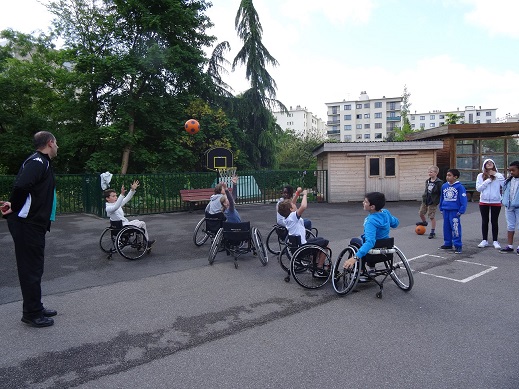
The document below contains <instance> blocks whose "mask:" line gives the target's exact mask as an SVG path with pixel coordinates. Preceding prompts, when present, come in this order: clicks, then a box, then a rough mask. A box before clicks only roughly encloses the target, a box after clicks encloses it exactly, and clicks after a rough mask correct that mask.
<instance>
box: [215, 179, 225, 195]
mask: <svg viewBox="0 0 519 389" xmlns="http://www.w3.org/2000/svg"><path fill="white" fill-rule="evenodd" d="M222 188H223V182H220V183H219V184H218V185H216V186H215V187H214V194H222Z"/></svg>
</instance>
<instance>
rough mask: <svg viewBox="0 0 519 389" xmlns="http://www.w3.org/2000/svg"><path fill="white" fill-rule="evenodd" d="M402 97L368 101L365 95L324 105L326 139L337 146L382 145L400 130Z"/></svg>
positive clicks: (364, 93)
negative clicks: (377, 142) (341, 143)
mask: <svg viewBox="0 0 519 389" xmlns="http://www.w3.org/2000/svg"><path fill="white" fill-rule="evenodd" d="M401 104H402V97H401V96H398V97H389V98H388V97H385V96H382V98H377V99H370V98H369V96H368V94H367V93H366V91H362V92H361V93H360V96H359V99H358V100H349V101H346V100H343V101H342V102H333V103H326V107H327V115H328V121H327V122H326V124H327V125H328V138H329V139H333V140H338V141H340V142H370V141H383V140H384V139H385V138H386V137H387V135H388V133H389V132H391V131H392V130H393V129H394V127H396V126H400V109H401Z"/></svg>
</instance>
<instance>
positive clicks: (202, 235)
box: [193, 217, 209, 246]
mask: <svg viewBox="0 0 519 389" xmlns="http://www.w3.org/2000/svg"><path fill="white" fill-rule="evenodd" d="M207 239H209V234H208V233H207V231H206V225H205V217H203V218H202V219H201V220H200V221H199V222H198V224H197V225H196V227H195V231H194V232H193V243H194V244H195V245H196V246H202V245H203V244H204V243H205V242H207Z"/></svg>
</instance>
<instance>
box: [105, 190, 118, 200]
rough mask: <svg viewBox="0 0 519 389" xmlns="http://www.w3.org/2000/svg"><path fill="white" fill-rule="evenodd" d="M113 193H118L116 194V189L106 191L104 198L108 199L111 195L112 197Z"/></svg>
mask: <svg viewBox="0 0 519 389" xmlns="http://www.w3.org/2000/svg"><path fill="white" fill-rule="evenodd" d="M112 193H117V192H116V191H115V190H114V189H105V190H104V191H103V198H105V199H106V198H107V197H110V195H111V194H112Z"/></svg>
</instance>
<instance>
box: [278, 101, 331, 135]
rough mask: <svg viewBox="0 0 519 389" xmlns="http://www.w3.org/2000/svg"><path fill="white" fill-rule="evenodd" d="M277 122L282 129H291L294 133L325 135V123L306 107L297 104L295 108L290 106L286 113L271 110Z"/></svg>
mask: <svg viewBox="0 0 519 389" xmlns="http://www.w3.org/2000/svg"><path fill="white" fill-rule="evenodd" d="M272 114H273V115H274V117H275V118H276V121H277V123H278V124H279V126H280V127H281V128H282V129H283V130H292V131H294V132H295V133H296V135H298V136H301V137H306V136H308V135H310V134H311V135H313V136H318V137H320V138H325V137H326V123H325V122H324V121H323V120H322V119H320V118H318V117H317V116H315V115H313V114H312V112H310V111H308V109H306V107H305V108H303V107H301V106H300V105H297V106H296V108H295V109H293V108H292V106H290V109H289V110H288V114H287V113H285V112H272Z"/></svg>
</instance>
